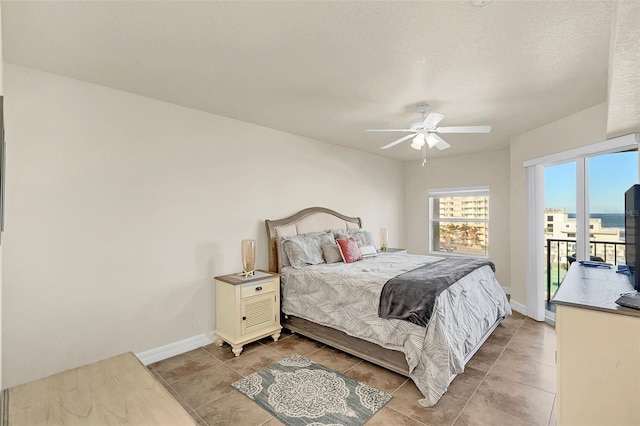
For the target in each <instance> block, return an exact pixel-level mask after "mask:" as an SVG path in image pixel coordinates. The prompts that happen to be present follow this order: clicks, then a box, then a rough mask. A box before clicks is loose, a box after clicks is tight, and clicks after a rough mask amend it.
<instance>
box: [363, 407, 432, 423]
mask: <svg viewBox="0 0 640 426" xmlns="http://www.w3.org/2000/svg"><path fill="white" fill-rule="evenodd" d="M365 425H367V426H389V425H394V426H422V425H424V423H420V422H418V421H416V420H414V419H412V418H410V417H407V416H405V415H404V414H402V413H398V412H397V411H395V410H392V409H391V408H387V407H382V408H381V409H380V411H378V412H377V413H376V414H374V415H373V417H371V418H370V419H369V420H368V421H367V422H366V423H365Z"/></svg>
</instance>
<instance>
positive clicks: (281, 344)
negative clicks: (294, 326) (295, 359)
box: [267, 334, 324, 357]
mask: <svg viewBox="0 0 640 426" xmlns="http://www.w3.org/2000/svg"><path fill="white" fill-rule="evenodd" d="M323 346H324V345H323V344H322V343H320V342H316V341H315V340H311V339H307V338H306V337H303V336H300V335H299V334H293V335H291V336H290V337H288V338H286V339H282V340H278V341H277V342H273V343H270V344H268V345H267V347H269V348H271V349H274V350H276V351H278V352H280V353H281V354H282V355H284V356H285V357H287V356H290V355H293V354H298V355H307V354H310V353H312V352H315V351H317V350H318V349H320V348H322V347H323Z"/></svg>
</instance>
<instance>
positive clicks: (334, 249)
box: [322, 244, 342, 263]
mask: <svg viewBox="0 0 640 426" xmlns="http://www.w3.org/2000/svg"><path fill="white" fill-rule="evenodd" d="M322 253H323V254H324V261H325V262H327V263H338V262H342V255H341V254H340V248H338V244H325V245H323V246H322Z"/></svg>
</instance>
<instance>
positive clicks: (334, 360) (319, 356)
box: [307, 346, 362, 373]
mask: <svg viewBox="0 0 640 426" xmlns="http://www.w3.org/2000/svg"><path fill="white" fill-rule="evenodd" d="M307 358H309V359H310V360H312V361H315V362H317V363H318V364H322V365H324V366H325V367H327V368H330V369H332V370H334V371H337V372H338V373H344V372H345V371H347V370H348V369H350V368H352V367H353V366H354V365H356V364H358V363H359V362H362V360H361V359H360V358H356V357H354V356H351V355H349V354H347V353H345V352H342V351H340V350H338V349H333V348H330V347H328V346H325V347H324V348H321V349H318V350H317V351H315V352H312V353H311V354H310V355H307Z"/></svg>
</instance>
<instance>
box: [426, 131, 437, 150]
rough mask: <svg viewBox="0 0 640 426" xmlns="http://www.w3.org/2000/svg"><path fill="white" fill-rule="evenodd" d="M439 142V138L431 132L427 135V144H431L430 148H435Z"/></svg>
mask: <svg viewBox="0 0 640 426" xmlns="http://www.w3.org/2000/svg"><path fill="white" fill-rule="evenodd" d="M437 144H438V139H437V138H436V137H435V136H433V135H432V134H431V133H429V135H428V136H427V145H429V148H433V147H434V146H436V145H437Z"/></svg>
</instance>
